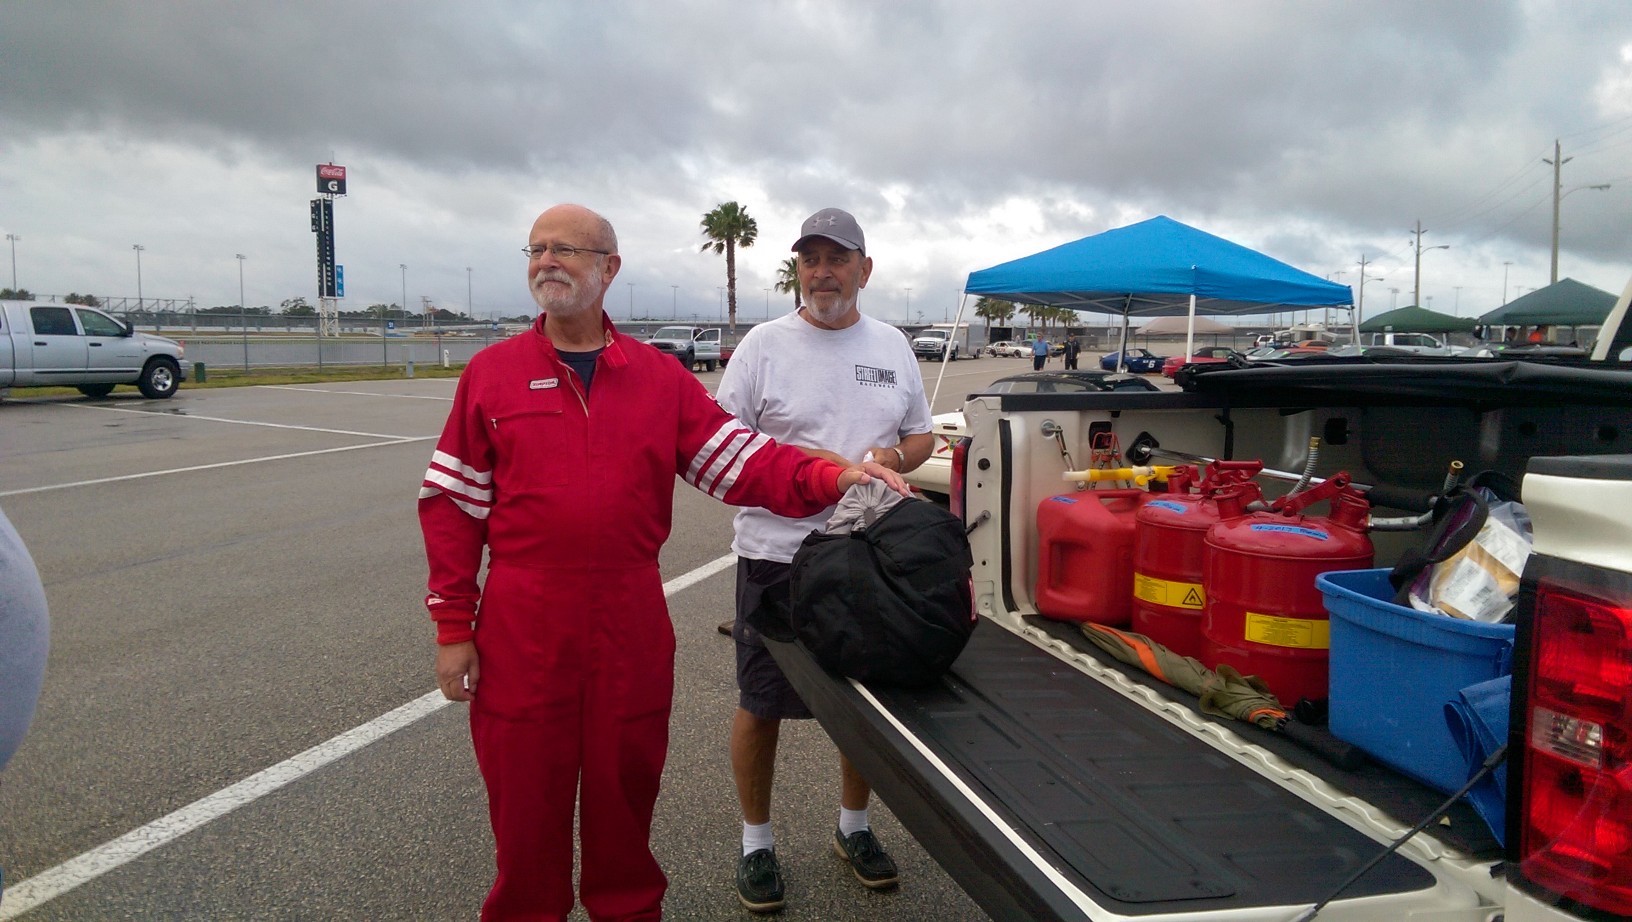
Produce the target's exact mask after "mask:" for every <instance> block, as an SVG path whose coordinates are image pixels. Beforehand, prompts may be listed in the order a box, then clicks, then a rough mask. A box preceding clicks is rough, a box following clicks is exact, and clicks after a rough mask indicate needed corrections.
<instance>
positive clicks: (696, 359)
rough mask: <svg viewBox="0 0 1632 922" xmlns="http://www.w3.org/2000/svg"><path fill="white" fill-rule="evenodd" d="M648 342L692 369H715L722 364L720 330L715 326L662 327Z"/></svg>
mask: <svg viewBox="0 0 1632 922" xmlns="http://www.w3.org/2000/svg"><path fill="white" fill-rule="evenodd" d="M646 342H648V343H650V344H651V345H652V346H653V347H654V348H656V349H657V351H659V352H666V353H668V354H669V355H672V356H674V357H675V358H677V359H679V360H680V364H682V365H684V366H686V367H687V368H690V369H694V368H696V367H697V366H698V365H702V366H703V370H704V371H713V370H714V369H715V367H716V366H718V365H719V364H720V358H721V356H720V331H719V330H718V329H715V328H713V327H679V326H668V327H660V328H658V331H657V332H656V333H653V334H652V335H651V337H650V338H649V339H647V340H646Z"/></svg>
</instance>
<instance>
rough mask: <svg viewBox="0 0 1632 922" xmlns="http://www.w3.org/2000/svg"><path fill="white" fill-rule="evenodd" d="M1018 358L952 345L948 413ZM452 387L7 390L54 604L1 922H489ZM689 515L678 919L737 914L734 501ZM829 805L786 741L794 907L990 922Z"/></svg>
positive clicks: (12, 508) (676, 604) (13, 780)
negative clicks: (446, 587) (864, 862)
mask: <svg viewBox="0 0 1632 922" xmlns="http://www.w3.org/2000/svg"><path fill="white" fill-rule="evenodd" d="M920 367H921V368H922V370H923V372H924V374H925V376H926V378H929V379H930V386H931V387H933V378H934V375H935V374H936V373H937V371H938V368H937V366H935V365H932V364H926V365H922V366H920ZM1025 367H1029V365H1026V366H1025ZM1020 370H1022V363H1021V362H1019V361H1012V360H1002V359H984V360H980V361H975V362H970V361H965V362H960V363H955V364H953V365H952V366H949V368H948V369H947V373H946V374H947V380H946V383H945V384H943V385H942V388H941V394H942V397H941V399H939V400H938V401H937V402H936V406H935V410H936V411H944V410H946V409H952V408H954V407H956V406H957V405H959V404H961V401H962V395H963V394H964V393H967V392H968V391H969V390H972V389H976V388H977V387H978V386H979V385H980V384H983V383H985V382H986V381H989V380H991V379H992V378H995V377H998V376H1000V375H1002V374H1006V373H1014V372H1016V371H1020ZM701 378H702V380H703V381H704V382H705V384H708V385H709V386H710V387H712V384H713V383H714V382H717V380H718V374H717V373H715V374H710V375H703V376H701ZM454 384H455V382H454V381H452V380H446V379H443V380H425V379H417V380H393V381H380V382H368V383H347V384H343V385H333V386H327V385H300V386H289V387H249V388H231V389H217V390H191V391H190V390H188V389H186V388H183V390H182V391H181V392H180V393H179V394H178V395H177V396H176V397H175V398H174V399H172V400H169V401H157V402H152V401H146V400H142V399H141V398H139V397H136V396H135V395H134V394H131V395H130V396H125V395H123V394H121V393H116V394H115V395H114V396H113V397H111V398H105V399H101V400H90V399H85V398H78V397H75V398H31V397H30V396H29V395H28V393H27V392H26V391H24V392H16V393H14V394H13V396H12V397H11V398H9V399H7V400H6V401H5V402H4V403H3V404H0V508H3V509H4V510H5V512H6V514H7V516H8V517H9V518H10V519H11V521H12V522H13V524H14V525H15V526H16V527H17V529H18V531H19V532H20V533H21V534H22V536H23V538H24V540H25V541H26V542H27V543H28V545H29V548H30V551H31V552H32V554H33V555H34V557H35V560H36V562H37V563H38V565H39V567H40V570H41V575H42V577H43V579H44V582H45V585H46V592H47V597H48V599H49V601H50V604H51V610H52V649H51V659H50V664H49V667H48V671H47V677H46V687H45V691H44V694H43V696H42V699H41V702H40V707H39V710H38V713H37V714H36V716H35V721H34V726H33V729H32V730H31V732H30V734H29V736H28V737H27V738H26V739H25V741H24V744H23V747H22V749H21V751H20V752H19V753H18V755H17V757H16V758H15V759H14V760H13V761H12V763H11V765H10V766H9V767H8V768H7V769H6V771H5V772H4V774H3V775H0V868H3V869H4V874H5V884H6V898H5V899H4V900H3V901H0V920H3V919H10V918H14V917H18V916H19V914H20V915H21V917H22V918H24V919H27V920H58V919H60V920H82V919H104V918H120V919H148V918H163V919H174V918H189V919H191V918H209V919H250V918H253V919H297V918H298V919H310V918H333V919H458V918H474V917H475V915H476V910H477V908H478V907H479V905H480V902H481V899H482V896H483V895H484V893H485V892H486V888H487V886H488V884H489V883H490V880H491V849H492V842H491V837H490V835H489V833H488V830H487V824H486V817H485V798H484V796H483V792H482V787H481V783H480V779H479V777H478V775H477V773H476V767H475V762H474V758H473V757H472V755H471V752H470V744H469V738H468V733H467V728H466V723H465V714H464V709H463V706H462V705H449V704H446V703H444V702H441V701H440V698H439V696H437V695H435V690H434V682H433V681H432V677H431V673H430V663H431V655H432V630H431V627H430V625H429V622H428V619H427V618H426V616H425V613H424V609H423V607H422V605H421V597H422V594H423V591H424V558H423V553H422V547H421V544H420V538H419V532H418V525H417V521H416V518H415V514H414V508H415V507H414V497H415V492H416V490H417V488H418V484H419V481H420V477H421V474H422V473H423V471H424V468H425V464H426V461H427V459H428V457H429V455H430V451H431V447H432V443H433V442H434V439H435V437H436V434H437V432H438V431H439V430H440V427H441V424H442V420H443V418H444V417H445V415H446V413H447V409H448V406H449V401H450V399H451V397H452V393H453V388H454ZM674 518H675V529H674V534H673V537H672V538H671V540H670V541H669V543H668V545H667V547H666V548H665V551H664V554H663V559H662V564H663V572H664V578H665V580H667V581H670V584H671V587H672V588H671V592H670V599H669V604H670V608H671V612H672V615H673V618H674V621H675V624H676V633H677V636H678V640H679V650H678V674H677V681H676V702H675V710H674V717H673V722H672V732H671V736H672V742H671V750H670V757H669V763H668V769H667V772H666V775H665V781H664V790H663V794H662V797H661V798H660V800H659V803H658V817H657V823H656V830H655V833H654V839H655V847H656V850H657V853H658V857H659V859H660V860H661V861H662V863H663V866H664V867H665V869H666V870H667V871H668V873H669V876H670V879H671V886H670V890H669V897H668V901H667V904H666V908H667V912H668V914H669V916H670V917H671V918H676V919H743V918H749V917H750V916H749V914H748V913H747V912H745V911H744V910H742V909H741V908H740V906H739V905H738V904H737V901H736V898H735V894H734V891H733V885H732V877H731V875H732V869H733V866H734V861H735V855H736V854H737V852H738V839H739V835H740V826H739V823H740V819H739V816H738V813H737V808H736V798H735V792H734V789H733V787H732V785H731V782H730V772H729V763H728V759H727V754H726V730H727V727H728V724H729V719H730V715H731V711H732V708H733V707H734V705H735V690H734V684H733V680H732V666H731V663H732V649H731V644H730V641H729V640H727V639H726V638H724V637H721V636H720V635H719V634H717V633H716V632H715V630H714V625H715V624H717V623H718V622H719V621H720V620H722V619H724V618H727V617H729V616H730V610H731V609H730V606H731V602H730V598H731V590H732V576H731V570H730V568H729V566H726V565H722V564H721V560H722V558H723V557H725V556H726V555H728V554H729V545H730V538H731V525H730V518H731V510H730V509H729V508H727V507H725V506H723V505H721V504H719V503H716V502H714V501H712V500H710V499H707V498H706V497H703V496H702V495H700V494H698V493H696V492H694V491H692V490H691V489H689V488H687V487H684V486H683V485H681V486H680V487H679V488H678V489H677V491H676V503H675V517H674ZM837 799H838V794H837V770H836V764H835V759H834V755H833V750H832V748H831V744H830V743H828V742H827V740H826V738H825V736H824V735H823V734H822V733H821V731H820V728H818V727H816V726H815V725H813V724H803V723H802V724H798V725H795V726H792V727H789V728H785V730H784V734H783V746H782V752H781V758H780V759H779V763H778V777H777V788H776V802H775V807H774V817H773V818H774V821H775V823H776V830H777V836H778V851H779V853H780V854H781V856H782V859H783V862H784V870H785V872H786V874H787V876H788V883H789V894H788V897H789V898H788V908H787V910H786V912H785V913H784V914H783V915H782V916H781V918H785V919H790V920H796V919H824V920H843V919H880V920H892V919H899V920H909V919H910V920H921V919H925V918H936V919H938V920H943V922H957V920H965V919H970V920H973V919H984V918H986V917H985V915H984V914H983V913H981V912H980V910H979V909H978V908H977V907H976V906H975V905H974V904H973V903H972V902H970V901H969V899H968V898H967V897H966V896H964V894H963V893H962V891H961V890H959V889H958V887H957V885H956V884H955V883H954V882H953V881H951V880H950V879H949V878H948V877H947V876H946V875H945V874H944V873H943V872H942V871H941V870H940V869H939V868H938V867H937V866H936V865H935V864H934V863H933V862H932V861H931V860H930V859H929V858H928V857H927V856H926V855H925V853H924V852H923V850H922V849H921V848H919V847H918V846H917V845H916V844H915V843H914V842H912V840H911V839H910V837H909V836H908V835H907V834H906V833H905V832H904V831H903V830H902V829H901V827H900V826H899V824H898V823H896V821H895V820H894V818H893V817H892V816H890V814H889V811H888V809H887V807H885V806H880V805H878V804H877V803H876V802H875V806H874V828H875V829H876V830H878V831H879V834H880V836H881V838H882V839H883V841H884V842H885V844H886V845H887V846H889V847H890V848H891V850H892V852H893V853H894V854H895V856H896V858H897V860H898V862H899V863H900V864H901V866H902V878H903V885H902V887H901V888H900V890H899V891H897V892H893V893H882V894H875V893H870V892H866V891H864V890H863V889H862V888H861V887H860V886H859V885H858V884H856V883H855V881H854V880H853V879H852V878H851V877H850V875H849V873H848V871H847V870H846V868H845V867H844V866H843V865H842V864H840V863H839V862H838V861H836V860H835V859H834V858H833V857H832V855H831V852H830V848H829V842H830V836H831V830H832V827H833V825H834V821H835V818H836V815H837ZM578 917H580V918H581V917H582V911H581V910H579V915H578Z"/></svg>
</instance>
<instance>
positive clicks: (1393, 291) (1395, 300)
mask: <svg viewBox="0 0 1632 922" xmlns="http://www.w3.org/2000/svg"><path fill="white" fill-rule="evenodd" d="M1399 305H1400V290H1399V289H1398V288H1390V289H1389V290H1388V309H1389V310H1393V309H1394V308H1396V307H1398V306H1399Z"/></svg>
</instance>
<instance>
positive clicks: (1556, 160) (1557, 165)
mask: <svg viewBox="0 0 1632 922" xmlns="http://www.w3.org/2000/svg"><path fill="white" fill-rule="evenodd" d="M1560 153H1562V149H1561V148H1560V147H1559V144H1558V139H1557V138H1554V139H1553V159H1551V160H1548V159H1547V158H1546V157H1543V158H1541V162H1542V163H1546V164H1551V165H1552V168H1553V272H1552V277H1551V278H1550V279H1548V281H1549V282H1556V281H1558V202H1559V199H1561V198H1563V196H1562V195H1560V194H1559V188H1558V187H1559V178H1560V171H1561V170H1563V168H1564V164H1566V163H1569V162H1570V161H1571V160H1574V159H1575V158H1574V157H1561V156H1559V154H1560Z"/></svg>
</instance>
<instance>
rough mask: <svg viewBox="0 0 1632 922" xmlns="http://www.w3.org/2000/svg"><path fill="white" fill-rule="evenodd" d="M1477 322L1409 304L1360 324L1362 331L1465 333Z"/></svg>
mask: <svg viewBox="0 0 1632 922" xmlns="http://www.w3.org/2000/svg"><path fill="white" fill-rule="evenodd" d="M1477 323H1478V321H1477V320H1474V319H1473V318H1472V317H1453V316H1451V315H1450V314H1441V313H1439V312H1438V311H1431V310H1428V309H1427V308H1424V307H1417V306H1416V305H1411V306H1409V307H1401V308H1396V309H1394V310H1391V311H1384V312H1383V313H1381V314H1378V315H1377V316H1375V317H1372V318H1370V319H1368V320H1366V321H1365V322H1363V323H1361V324H1360V332H1362V333H1467V332H1471V331H1472V330H1473V328H1474V326H1475V325H1476V324H1477Z"/></svg>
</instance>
